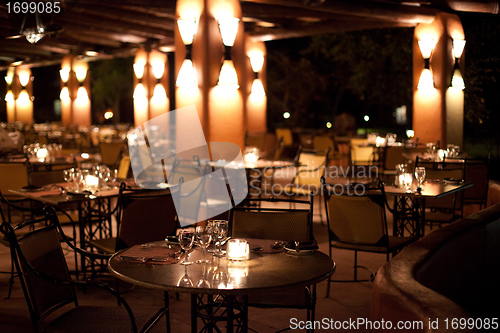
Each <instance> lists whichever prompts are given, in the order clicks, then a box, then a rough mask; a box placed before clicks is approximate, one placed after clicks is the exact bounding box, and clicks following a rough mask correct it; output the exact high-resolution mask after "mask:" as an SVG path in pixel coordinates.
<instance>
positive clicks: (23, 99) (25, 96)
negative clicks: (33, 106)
mask: <svg viewBox="0 0 500 333" xmlns="http://www.w3.org/2000/svg"><path fill="white" fill-rule="evenodd" d="M17 101H18V102H21V103H23V104H24V103H28V102H30V95H29V94H28V92H27V91H26V89H23V90H21V92H20V93H19V97H18V98H17Z"/></svg>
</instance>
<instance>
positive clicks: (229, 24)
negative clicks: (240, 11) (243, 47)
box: [219, 17, 240, 46]
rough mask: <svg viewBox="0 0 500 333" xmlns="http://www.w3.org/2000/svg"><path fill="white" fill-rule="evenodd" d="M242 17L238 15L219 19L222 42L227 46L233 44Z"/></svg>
mask: <svg viewBox="0 0 500 333" xmlns="http://www.w3.org/2000/svg"><path fill="white" fill-rule="evenodd" d="M239 22H240V19H238V18H236V17H225V18H221V19H219V30H220V34H221V37H222V43H223V44H224V45H225V46H233V45H234V40H235V39H236V34H237V33H238V24H239Z"/></svg>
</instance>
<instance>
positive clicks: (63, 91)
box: [59, 87, 70, 101]
mask: <svg viewBox="0 0 500 333" xmlns="http://www.w3.org/2000/svg"><path fill="white" fill-rule="evenodd" d="M59 99H61V100H62V101H68V100H69V99H70V96H69V89H68V87H63V88H62V89H61V93H60V94H59Z"/></svg>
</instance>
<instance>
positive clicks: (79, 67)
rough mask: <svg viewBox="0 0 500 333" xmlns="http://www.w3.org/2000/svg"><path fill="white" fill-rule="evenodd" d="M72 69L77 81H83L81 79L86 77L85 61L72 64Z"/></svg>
mask: <svg viewBox="0 0 500 333" xmlns="http://www.w3.org/2000/svg"><path fill="white" fill-rule="evenodd" d="M74 71H75V74H76V79H77V80H78V82H80V83H83V81H85V78H86V77H87V64H86V63H78V64H76V65H75V66H74Z"/></svg>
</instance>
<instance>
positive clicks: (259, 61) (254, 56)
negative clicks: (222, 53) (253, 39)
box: [248, 51, 266, 96]
mask: <svg viewBox="0 0 500 333" xmlns="http://www.w3.org/2000/svg"><path fill="white" fill-rule="evenodd" d="M248 57H249V58H250V66H252V71H253V72H254V75H255V77H254V80H253V83H252V91H251V94H252V95H254V96H265V95H266V91H265V90H264V85H263V84H262V80H261V79H260V78H259V73H260V71H261V70H262V67H263V66H264V55H263V54H262V53H261V52H255V51H254V52H250V53H249V54H248Z"/></svg>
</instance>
